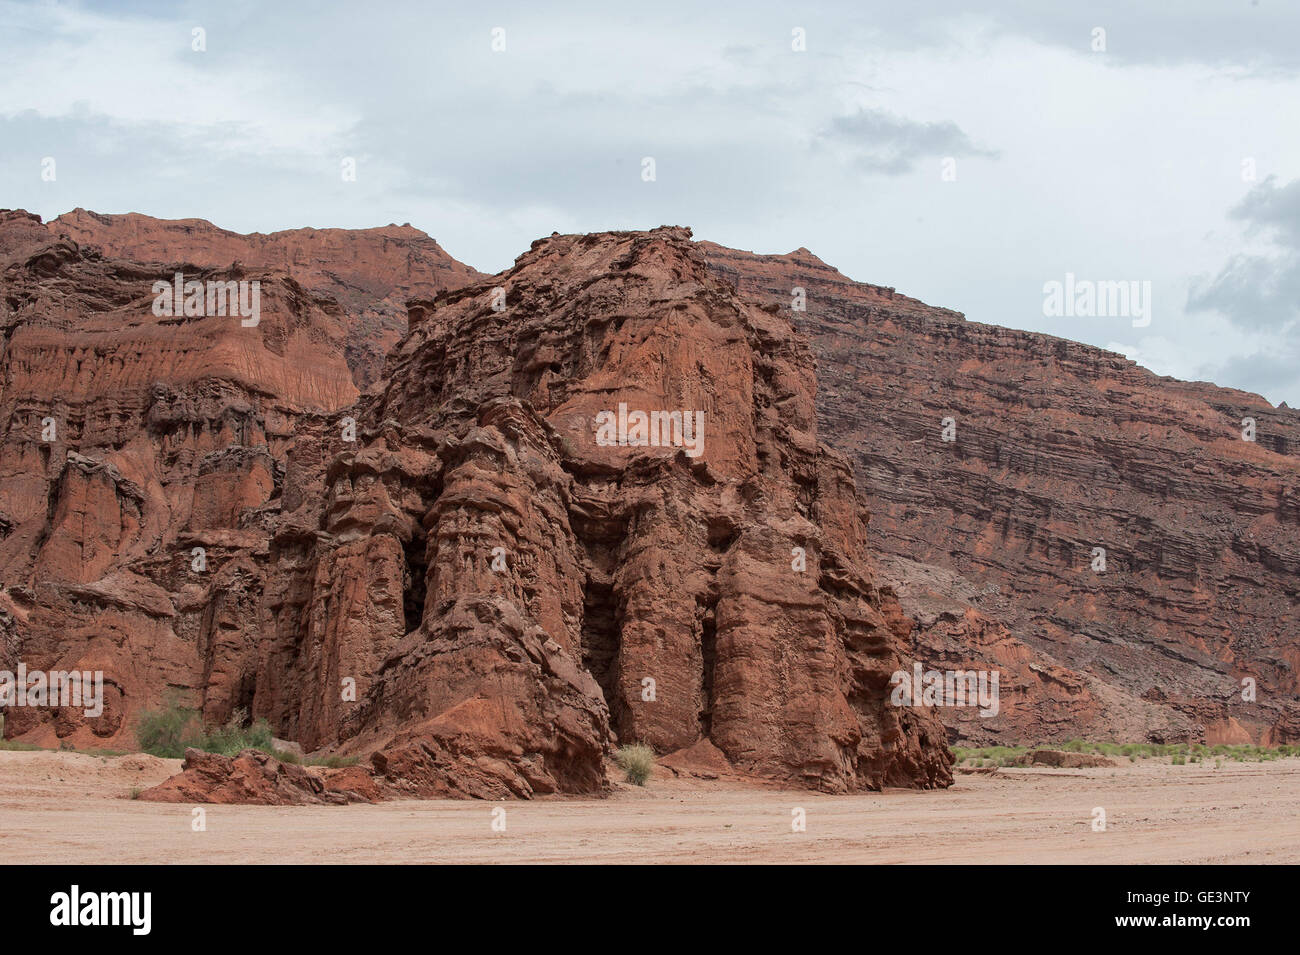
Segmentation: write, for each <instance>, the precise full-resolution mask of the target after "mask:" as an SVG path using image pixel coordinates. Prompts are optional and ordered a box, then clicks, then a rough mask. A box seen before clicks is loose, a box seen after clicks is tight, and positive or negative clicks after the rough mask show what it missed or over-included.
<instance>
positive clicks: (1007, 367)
mask: <svg viewBox="0 0 1300 955" xmlns="http://www.w3.org/2000/svg"><path fill="white" fill-rule="evenodd" d="M701 245H702V246H703V248H704V251H705V253H706V255H707V256H708V259H709V262H710V267H711V269H712V270H713V271H714V273H715V274H716V275H718V276H719V277H720V278H723V279H725V280H726V281H728V282H729V283H730V284H731V285H732V286H733V287H735V288H737V290H738V291H739V293H740V294H741V296H742V297H745V298H747V299H750V300H753V301H758V302H765V303H770V304H773V305H775V306H777V307H779V308H781V309H782V312H783V314H786V315H788V316H790V317H791V319H792V320H793V321H794V322H795V323H796V325H797V326H798V327H799V329H800V330H801V331H803V332H804V333H805V334H807V335H808V337H809V338H810V340H811V342H812V346H813V350H814V352H815V353H816V355H817V359H818V387H819V391H818V398H817V409H818V419H819V422H820V425H821V433H822V436H823V439H824V440H826V441H828V442H829V443H831V444H832V445H834V446H835V447H837V448H839V449H842V450H844V451H846V452H848V453H849V454H850V456H851V457H852V459H853V461H854V465H855V470H856V473H857V477H858V484H859V486H860V487H862V488H863V489H864V491H865V492H866V493H867V495H868V497H869V500H870V502H871V506H872V510H873V512H874V517H873V520H872V525H871V546H872V549H873V550H875V551H876V552H878V553H881V554H882V555H883V556H882V560H881V565H882V568H883V572H884V575H885V577H886V578H887V579H889V580H891V581H893V582H894V583H895V584H896V585H897V586H898V589H899V591H900V593H901V595H902V597H903V605H904V608H905V609H906V610H907V611H908V612H909V613H910V614H912V615H913V616H914V617H915V618H916V619H917V620H918V621H919V623H920V626H918V628H917V630H916V632H915V634H914V640H915V642H916V651H917V653H918V655H919V656H921V657H922V658H923V659H926V660H927V661H933V663H934V664H935V665H937V666H939V667H940V668H941V669H947V668H949V667H953V666H956V665H959V664H962V663H966V664H968V665H976V666H983V667H994V666H996V667H998V668H1000V669H1001V670H1002V673H1003V683H1002V687H1001V689H1002V697H1003V702H1002V712H1001V713H1000V714H999V716H998V717H997V718H994V719H982V718H979V717H975V716H973V715H972V713H971V712H970V711H969V710H967V711H955V710H949V711H945V712H944V714H943V715H944V718H945V720H946V721H947V722H948V723H949V726H950V730H951V732H952V734H953V735H954V737H956V738H961V739H968V740H974V741H978V742H995V741H1008V742H1041V741H1048V740H1061V739H1068V738H1071V737H1086V738H1093V739H1119V740H1134V739H1146V738H1150V739H1153V740H1174V739H1187V738H1191V739H1204V740H1208V741H1211V742H1216V741H1246V740H1255V741H1260V740H1262V741H1265V742H1282V741H1294V740H1295V739H1297V738H1300V701H1298V699H1297V698H1298V696H1300V682H1298V677H1297V667H1300V533H1297V531H1298V530H1300V413H1297V412H1296V411H1294V410H1290V409H1287V408H1285V407H1282V408H1276V409H1275V408H1273V407H1272V406H1271V405H1270V404H1269V403H1268V402H1266V401H1264V400H1263V399H1262V398H1260V397H1258V396H1257V395H1251V394H1246V393H1244V392H1240V391H1235V390H1232V389H1226V388H1218V387H1215V386H1214V385H1211V384H1207V383H1191V382H1182V381H1177V380H1174V379H1171V378H1161V377H1158V376H1156V375H1153V374H1152V373H1150V372H1148V371H1147V370H1145V369H1143V368H1140V367H1138V366H1136V365H1135V364H1134V363H1133V362H1131V361H1129V360H1127V359H1125V358H1123V357H1122V356H1120V355H1116V354H1113V353H1110V352H1107V351H1104V350H1101V349H1097V348H1093V347H1090V346H1087V345H1081V344H1078V343H1075V342H1069V341H1065V340H1062V339H1057V338H1052V337H1050V336H1045V335H1040V334H1034V333H1030V332H1020V331H1013V330H1010V329H1005V328H998V327H996V326H990V325H982V324H978V323H975V322H967V321H965V320H964V318H963V317H962V316H961V315H960V314H959V313H956V312H951V311H948V310H946V309H937V308H931V307H928V306H926V305H924V304H922V303H920V302H918V301H916V300H914V299H910V298H907V297H906V296H902V295H899V294H898V293H896V292H895V291H894V290H893V289H888V288H881V287H878V286H872V285H866V284H861V283H855V282H851V281H850V280H848V279H846V278H845V277H844V276H843V275H841V274H840V273H839V272H837V271H836V270H834V269H833V268H830V267H829V266H827V265H826V264H825V263H823V262H821V261H820V260H819V259H817V258H816V257H815V256H813V255H812V254H811V253H809V252H808V251H807V250H804V249H800V250H798V251H796V252H793V253H790V254H789V255H754V254H752V253H747V252H738V251H735V250H731V249H725V248H722V247H720V246H716V245H713V244H711V243H702V244H701ZM795 287H800V288H803V289H804V290H805V292H806V296H807V308H806V311H795V310H793V309H792V307H791V306H792V289H794V288H795ZM1247 417H1249V418H1253V419H1255V421H1256V427H1257V440H1256V441H1255V442H1253V443H1252V442H1248V441H1245V440H1243V439H1242V419H1244V418H1247ZM945 418H951V419H953V421H952V424H953V425H954V426H955V434H954V436H955V440H954V441H951V442H946V441H944V440H943V429H944V419H945ZM1095 548H1104V549H1105V555H1104V556H1105V570H1104V571H1100V570H1094V566H1096V567H1098V568H1099V567H1100V564H1099V563H1098V562H1097V561H1096V552H1095V550H1094V549H1095ZM1247 678H1250V679H1253V680H1254V681H1256V684H1257V689H1256V699H1255V701H1253V702H1249V701H1246V700H1243V698H1242V697H1243V684H1242V681H1243V680H1244V679H1247Z"/></svg>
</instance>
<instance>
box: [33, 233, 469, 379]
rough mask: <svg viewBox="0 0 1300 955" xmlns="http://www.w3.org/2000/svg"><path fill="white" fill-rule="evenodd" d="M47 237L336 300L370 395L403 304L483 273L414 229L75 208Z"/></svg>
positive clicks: (401, 320)
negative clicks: (255, 227)
mask: <svg viewBox="0 0 1300 955" xmlns="http://www.w3.org/2000/svg"><path fill="white" fill-rule="evenodd" d="M49 229H50V231H52V232H54V233H56V234H61V235H66V236H68V237H69V238H70V239H72V240H74V241H75V242H77V243H79V244H81V245H83V246H89V247H91V248H95V249H99V250H100V251H102V252H104V253H105V254H107V255H110V256H114V257H117V258H122V259H130V260H133V261H136V262H149V263H156V262H182V263H190V264H192V265H195V266H199V267H202V268H225V267H229V266H231V265H234V264H236V263H237V264H238V265H239V266H240V267H242V268H243V269H244V270H251V271H284V272H288V273H290V274H291V275H293V277H294V278H295V279H296V280H297V281H298V282H299V283H301V284H302V286H303V287H304V288H307V289H309V290H310V291H312V292H314V293H316V294H318V295H321V296H325V297H329V298H333V299H334V300H335V301H336V302H337V303H338V304H339V306H340V308H342V310H343V312H344V314H345V315H346V316H347V324H346V349H345V352H344V357H345V358H346V359H347V363H348V367H349V368H351V369H352V372H353V375H354V378H355V381H356V385H357V387H358V388H360V389H362V390H365V389H366V388H367V387H369V386H370V385H371V384H372V383H373V382H374V381H375V380H376V379H377V378H378V377H379V375H380V373H381V372H382V371H383V367H384V358H385V357H386V356H387V355H388V352H389V349H391V348H392V347H393V345H394V344H396V343H397V340H398V339H399V338H401V337H402V335H403V334H404V333H405V332H406V301H407V299H409V298H414V297H419V296H432V295H434V294H436V293H437V292H440V291H442V290H443V289H451V288H460V287H461V286H462V285H466V284H468V283H470V282H472V281H475V280H476V279H480V278H483V276H482V274H481V273H479V272H477V271H475V270H474V269H472V268H470V267H469V266H467V265H463V264H462V263H460V262H457V261H456V260H455V259H453V258H452V257H451V256H450V255H448V254H447V253H446V252H444V251H443V249H442V247H441V246H439V245H438V243H437V242H435V241H434V240H433V239H431V238H430V237H429V236H427V235H425V234H424V233H423V232H421V231H420V230H419V229H413V228H411V226H410V225H401V226H398V225H388V226H383V227H380V228H376V229H292V230H289V231H285V232H273V233H271V234H269V235H263V234H261V233H253V234H251V235H242V234H240V233H237V232H229V231H227V230H225V229H219V228H217V227H216V226H214V225H213V224H212V223H211V222H208V221H206V220H204V219H155V218H153V217H152V216H144V215H139V214H138V213H134V212H133V213H129V214H126V215H101V214H99V213H95V212H88V211H86V210H85V209H74V210H73V211H72V212H68V213H65V214H64V215H61V216H59V217H58V218H57V219H55V220H53V221H52V222H51V223H50V224H49Z"/></svg>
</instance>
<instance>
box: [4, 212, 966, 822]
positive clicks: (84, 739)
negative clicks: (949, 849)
mask: <svg viewBox="0 0 1300 955" xmlns="http://www.w3.org/2000/svg"><path fill="white" fill-rule="evenodd" d="M64 225H65V224H64V223H59V224H56V226H55V228H54V229H53V230H52V232H47V233H46V234H45V235H44V236H42V235H41V233H40V231H39V230H40V228H41V226H40V223H39V221H38V220H35V219H34V217H30V216H25V215H24V214H10V215H9V216H8V218H6V219H5V220H4V221H3V222H2V223H0V235H3V236H4V238H3V239H0V248H7V249H10V250H11V251H10V253H9V255H8V258H7V260H6V261H5V263H4V264H3V289H2V291H3V293H4V294H3V296H2V298H0V300H2V301H3V302H4V303H5V304H4V313H3V318H4V327H5V329H6V341H7V342H8V344H7V347H6V350H5V353H4V356H3V369H4V382H5V390H4V392H3V395H2V396H0V401H2V402H3V404H4V411H5V416H4V419H3V420H4V421H5V423H6V428H7V430H6V434H5V440H4V445H3V449H4V450H3V455H0V469H3V473H4V475H5V477H6V478H7V479H8V480H6V481H5V482H3V486H0V530H3V540H0V574H2V575H3V577H2V582H3V584H4V587H3V589H2V590H0V600H2V601H3V605H2V606H0V633H2V634H3V637H4V640H3V642H0V648H2V649H3V650H4V653H5V654H6V661H5V662H13V661H16V660H18V659H21V660H23V661H24V662H26V663H27V665H28V666H29V667H31V668H36V667H43V668H45V669H47V670H53V669H60V668H66V669H72V668H74V667H75V668H78V669H102V670H103V671H104V673H105V676H106V679H107V680H108V681H109V683H110V684H111V686H110V687H109V689H108V692H107V694H106V696H107V698H108V699H107V702H106V705H105V710H104V713H103V714H102V715H99V716H96V717H91V716H86V715H84V714H82V713H81V712H79V711H75V710H72V709H64V710H59V711H56V712H54V713H51V712H50V711H48V710H36V709H20V710H15V711H14V716H13V717H12V718H11V723H10V725H9V726H8V727H7V730H8V731H9V734H10V735H19V734H21V735H23V736H24V738H26V739H31V740H34V741H38V742H47V743H48V742H51V741H53V740H54V739H60V740H67V741H70V742H72V743H73V744H74V745H106V744H111V743H112V742H113V741H114V740H117V739H119V738H121V739H122V740H123V741H126V740H129V739H130V737H131V736H132V735H133V726H132V725H131V717H132V716H133V714H135V713H138V712H139V710H140V709H141V708H143V707H145V706H152V705H156V704H157V703H158V702H159V701H160V700H161V699H163V698H164V697H165V696H166V694H167V693H168V692H171V691H177V690H179V691H183V692H185V693H187V694H188V695H189V697H190V698H191V699H192V700H193V701H194V702H195V703H196V704H197V705H198V706H199V707H200V708H201V709H202V713H203V716H204V718H205V719H206V720H207V721H209V722H213V723H219V722H224V721H225V720H226V719H228V717H229V715H230V714H231V713H232V712H233V711H234V710H235V709H236V708H238V707H243V708H247V709H248V710H249V711H251V712H252V713H253V714H254V715H255V716H259V717H264V718H266V719H267V720H268V721H269V722H270V723H271V725H272V727H273V729H274V731H275V733H276V735H277V736H279V737H282V738H285V739H292V740H296V741H298V742H300V743H301V744H302V745H303V746H304V747H305V748H306V749H309V750H316V749H319V748H329V749H331V750H333V751H337V752H342V753H345V754H358V755H364V756H368V757H369V760H370V763H369V767H368V768H367V769H365V770H361V769H358V768H356V767H354V769H353V771H352V774H353V775H354V776H360V775H366V776H367V779H368V781H367V782H365V784H364V785H363V784H362V783H361V782H360V781H355V782H356V787H357V789H358V790H366V789H368V788H370V789H373V790H374V791H382V792H383V793H385V794H389V795H391V794H398V795H453V796H478V797H486V798H501V797H505V796H530V795H533V794H537V793H549V792H570V793H600V792H603V791H605V789H606V788H607V786H608V782H607V779H606V774H605V773H606V771H605V759H606V757H607V755H608V752H609V748H610V746H611V745H612V744H613V743H614V742H615V741H618V740H621V741H633V740H635V741H641V742H646V743H649V744H650V745H652V746H654V747H655V748H656V749H658V750H659V751H660V752H668V751H671V750H676V749H681V748H685V747H690V746H694V745H696V744H699V743H701V742H702V741H708V743H709V744H710V745H713V746H716V747H717V749H718V750H719V751H720V752H721V753H722V754H724V755H725V757H726V758H727V760H729V761H730V763H731V765H732V766H734V767H735V768H736V769H738V770H740V771H742V772H745V773H750V774H755V775H759V776H763V777H767V778H771V779H776V780H780V781H783V782H787V783H791V784H795V785H800V786H807V787H812V788H819V789H823V790H828V791H850V790H854V789H862V788H878V787H880V786H884V785H903V786H920V787H930V786H942V785H947V784H948V783H949V782H950V781H951V774H950V764H951V757H950V755H949V753H948V751H947V749H946V746H945V744H944V738H943V735H944V734H943V729H942V727H941V725H940V724H939V723H938V721H937V720H936V719H935V718H934V717H933V715H932V714H931V713H930V712H928V711H925V710H921V709H910V708H899V707H895V706H892V705H891V704H890V702H889V680H890V675H891V674H892V673H893V672H894V671H896V670H900V669H906V668H907V667H908V666H910V663H911V658H910V656H908V655H907V654H906V653H904V649H905V647H906V645H907V639H908V632H909V629H910V626H911V623H910V621H909V620H907V619H906V618H905V617H904V616H903V614H902V611H901V609H900V607H899V603H898V600H897V598H896V597H895V596H894V593H893V592H892V591H891V590H890V589H889V588H886V587H880V586H878V585H877V584H876V582H875V580H874V577H873V574H872V571H871V570H870V568H869V566H868V563H867V557H868V555H867V552H866V548H865V541H866V520H867V514H866V511H865V508H864V507H863V504H862V501H861V499H860V497H859V495H858V492H857V490H856V488H855V485H854V481H853V477H852V472H851V468H850V465H849V463H848V461H847V460H846V459H845V458H844V457H842V456H841V455H839V454H837V453H836V452H833V451H831V450H830V449H829V448H828V447H826V446H825V445H824V444H822V443H820V442H819V440H818V435H817V422H816V411H815V406H814V396H815V394H816V378H815V374H814V367H813V359H812V355H811V353H810V351H809V350H808V348H807V345H806V344H805V343H804V341H803V340H802V339H800V338H799V337H798V336H797V335H796V334H795V333H794V331H793V329H792V327H791V325H790V324H789V322H788V320H787V319H786V318H785V317H783V316H781V315H779V314H777V310H776V309H770V308H763V307H759V306H757V305H753V304H749V303H746V302H744V301H742V300H741V299H740V298H739V297H738V296H737V295H736V294H735V293H734V292H733V291H732V290H731V288H730V287H729V286H727V285H726V284H724V283H719V282H718V281H716V279H714V278H713V277H711V275H710V274H709V271H708V269H707V267H706V263H705V260H704V258H703V256H702V255H701V252H700V249H699V248H698V247H697V246H696V245H694V244H693V243H692V242H691V241H690V236H689V232H688V231H687V230H682V229H661V230H656V231H654V232H652V233H610V234H602V235H594V236H555V237H552V238H551V239H548V240H543V241H541V242H538V243H535V244H534V247H533V248H532V249H531V250H530V251H529V252H528V253H526V254H525V255H523V256H521V257H520V259H519V260H518V261H517V263H516V265H515V267H514V268H513V269H511V270H508V271H507V272H505V273H502V274H501V275H499V276H495V277H493V278H491V279H488V280H485V281H484V282H482V283H479V284H474V285H470V286H467V287H465V288H461V289H459V290H455V291H450V292H443V293H441V294H438V295H437V297H436V298H425V299H421V298H418V297H417V298H416V299H415V300H414V301H413V302H412V304H411V306H410V312H409V333H408V334H407V335H406V337H405V338H404V339H403V340H402V341H401V342H400V343H399V344H398V345H397V346H396V347H395V348H394V349H393V351H392V353H391V355H390V357H389V360H388V365H387V369H386V374H385V377H384V379H383V380H381V381H378V382H377V383H376V384H375V386H374V387H373V388H372V389H371V390H370V392H369V393H368V394H366V395H364V396H361V397H359V398H358V394H357V390H356V388H355V385H354V377H353V375H350V374H349V373H348V364H347V360H346V359H347V356H348V347H349V345H348V342H349V341H350V336H351V334H352V331H351V327H350V326H349V324H348V319H349V314H348V313H347V312H346V311H345V310H344V309H343V308H341V307H340V306H339V304H338V302H337V301H335V300H334V299H332V298H329V297H326V296H324V295H322V294H318V293H316V292H314V291H313V290H312V289H310V288H309V287H308V286H307V285H306V284H304V283H302V282H300V281H299V280H298V278H297V276H296V273H295V274H293V275H290V274H286V273H282V272H278V271H274V270H263V269H260V268H259V269H253V268H251V267H249V266H245V265H240V266H226V267H224V268H220V269H215V268H214V269H208V270H199V272H200V274H198V276H197V277H198V278H200V279H207V278H211V279H212V280H214V281H217V280H219V281H225V280H248V279H252V278H257V279H259V280H260V281H261V282H262V300H263V307H262V317H261V322H260V323H259V324H258V325H257V326H256V327H253V328H248V327H244V326H243V325H242V324H241V323H240V321H239V320H238V319H237V318H236V319H232V318H230V317H228V316H221V317H217V316H213V317H204V316H191V317H157V316H155V315H153V314H152V312H151V310H150V304H151V301H152V296H151V295H150V288H151V284H152V283H153V282H154V281H157V280H158V279H159V278H163V279H165V278H167V277H169V276H170V274H171V273H172V271H173V270H174V268H176V267H175V266H174V265H173V264H166V265H163V264H158V265H148V266H144V265H139V264H135V263H132V262H129V261H125V260H121V259H114V258H105V257H103V255H101V253H100V252H98V251H97V250H96V249H95V248H91V247H87V246H82V245H79V244H78V242H76V241H75V240H73V239H71V238H67V237H66V236H64V237H56V236H55V235H54V234H53V233H55V232H58V231H59V230H60V229H61V228H63V226H64ZM142 254H146V255H149V256H151V257H152V253H150V252H147V251H146V252H142ZM185 271H186V272H187V277H191V276H190V275H189V274H188V273H191V272H193V271H194V269H193V268H190V267H187V268H186V269H185ZM500 288H503V289H505V300H504V302H502V301H500V300H499V298H498V296H497V293H496V290H497V289H500ZM353 371H354V372H355V369H353ZM621 411H626V412H627V417H626V418H624V416H623V415H622V414H620V412H621ZM606 412H608V413H610V415H612V416H613V417H612V419H611V420H605V421H604V424H603V425H602V421H603V420H604V417H605V416H604V414H603V413H606ZM638 412H644V413H646V415H647V416H649V415H651V414H652V413H653V414H654V415H655V416H654V419H653V420H654V421H655V423H656V425H659V424H664V428H665V430H664V431H663V432H662V433H660V432H658V430H657V431H656V434H655V438H656V439H658V438H660V437H661V436H662V440H651V441H648V442H645V443H641V442H639V441H638V438H639V437H640V433H639V432H637V430H636V427H637V424H636V422H637V414H638ZM673 415H676V417H675V418H674V417H672V416H673ZM661 418H662V419H663V420H662V421H661V420H660V419H661ZM50 419H52V420H53V422H54V424H55V431H54V432H53V433H51V432H49V431H48V430H43V428H44V427H45V426H46V425H48V423H49V420H50ZM628 419H630V420H631V421H632V423H633V424H632V428H631V429H630V435H629V436H630V438H631V440H630V441H629V442H627V443H623V444H620V443H618V441H617V438H615V440H614V441H613V442H611V441H608V440H605V439H606V438H607V437H608V436H609V434H610V429H615V430H616V428H615V425H616V423H617V422H618V421H620V420H624V421H626V420H628ZM688 426H691V427H689V430H688ZM602 429H603V430H602ZM241 758H243V757H241ZM195 760H196V761H195V765H194V766H192V767H190V768H191V769H192V770H193V771H194V772H192V773H190V775H191V777H193V776H195V775H196V774H197V775H204V774H205V773H206V775H208V776H214V778H215V779H216V780H217V781H216V782H212V781H211V780H210V781H209V783H210V784H205V786H206V789H208V790H212V791H221V792H225V791H226V790H225V789H224V788H223V787H224V786H225V785H226V783H225V782H223V781H222V780H224V779H225V778H226V777H230V776H231V775H232V774H243V775H244V776H248V777H249V778H253V776H254V775H255V774H254V769H253V767H251V766H243V767H242V768H241V767H240V766H236V765H234V764H231V765H229V766H227V765H226V764H221V765H217V764H215V763H214V764H213V765H212V766H208V767H207V769H206V770H205V769H204V766H207V763H206V762H205V763H204V766H199V765H198V763H199V762H203V760H202V758H200V757H196V758H195ZM235 762H236V763H237V762H238V760H236V761H235ZM259 766H261V769H260V770H258V773H260V774H261V775H262V776H266V775H267V773H270V774H271V775H272V776H275V774H276V773H278V772H279V770H275V769H274V767H271V766H270V765H269V764H266V765H263V764H261V763H259ZM209 770H210V772H209ZM187 772H188V770H187ZM276 778H278V777H276ZM231 785H232V786H234V787H235V789H239V788H240V785H242V784H240V785H236V784H235V783H233V782H232V783H231ZM268 785H270V784H268ZM177 786H178V787H179V786H181V784H180V783H178V784H177ZM258 787H260V788H262V789H265V788H266V787H262V786H261V784H260V783H259V784H258ZM245 788H246V787H245ZM255 788H257V787H255ZM278 788H279V784H278V783H276V784H275V785H272V786H270V789H272V790H275V789H278ZM172 789H173V790H175V791H179V789H177V787H172ZM169 791H170V790H169ZM187 792H188V790H187ZM317 795H319V794H317ZM159 798H161V797H159ZM187 798H188V797H187ZM195 798H198V797H197V796H195ZM248 798H249V799H253V797H252V796H248ZM259 798H260V797H259Z"/></svg>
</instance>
